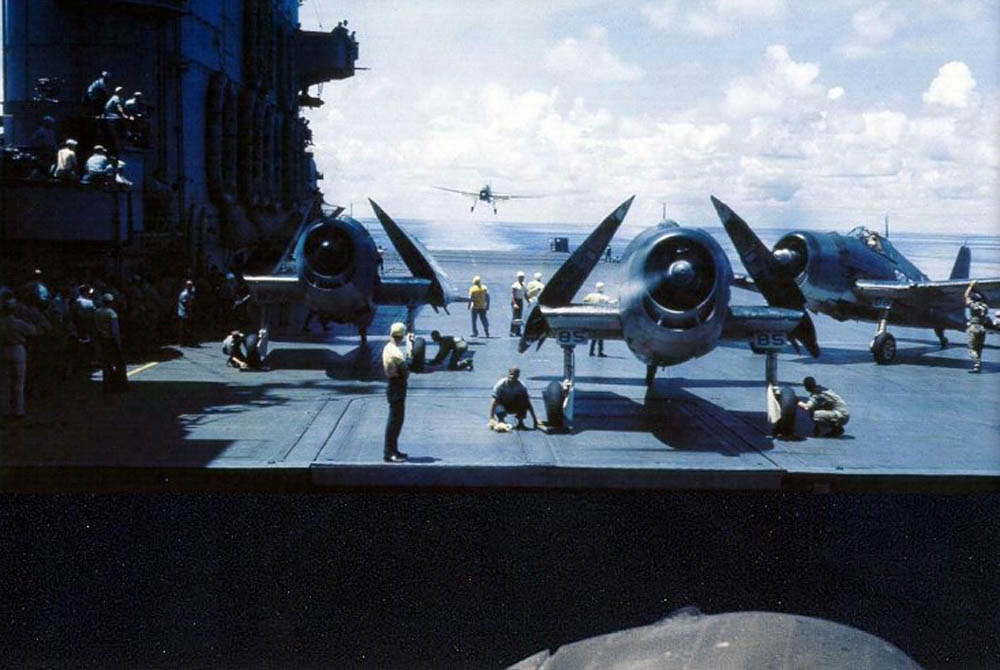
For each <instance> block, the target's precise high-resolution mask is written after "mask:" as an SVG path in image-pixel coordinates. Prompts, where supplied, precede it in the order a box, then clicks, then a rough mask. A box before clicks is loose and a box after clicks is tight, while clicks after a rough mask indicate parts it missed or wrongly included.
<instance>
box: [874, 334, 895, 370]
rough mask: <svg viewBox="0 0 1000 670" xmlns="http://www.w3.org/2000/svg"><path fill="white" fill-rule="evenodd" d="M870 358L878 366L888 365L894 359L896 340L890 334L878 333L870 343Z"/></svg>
mask: <svg viewBox="0 0 1000 670" xmlns="http://www.w3.org/2000/svg"><path fill="white" fill-rule="evenodd" d="M872 357H873V358H874V359H875V362H876V363H878V364H879V365H888V364H889V363H892V361H893V360H895V358H896V338H895V337H893V336H892V333H880V334H879V335H877V336H876V337H875V341H874V342H872Z"/></svg>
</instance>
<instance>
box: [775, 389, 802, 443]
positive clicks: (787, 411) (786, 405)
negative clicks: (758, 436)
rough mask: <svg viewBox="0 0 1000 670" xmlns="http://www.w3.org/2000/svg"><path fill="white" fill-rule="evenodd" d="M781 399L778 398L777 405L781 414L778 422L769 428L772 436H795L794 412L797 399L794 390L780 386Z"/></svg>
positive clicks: (796, 406)
mask: <svg viewBox="0 0 1000 670" xmlns="http://www.w3.org/2000/svg"><path fill="white" fill-rule="evenodd" d="M780 391H781V397H780V398H778V405H779V406H780V407H781V414H780V417H779V418H778V420H777V421H776V422H775V423H774V424H773V425H772V426H771V434H772V435H794V434H795V410H796V409H797V408H798V402H797V401H798V398H797V397H796V396H795V390H794V389H793V388H792V387H791V386H782V387H781V389H780Z"/></svg>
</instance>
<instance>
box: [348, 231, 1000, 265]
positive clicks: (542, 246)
mask: <svg viewBox="0 0 1000 670" xmlns="http://www.w3.org/2000/svg"><path fill="white" fill-rule="evenodd" d="M358 221H359V222H360V223H361V224H362V225H364V226H365V227H366V228H367V229H368V231H369V232H370V233H371V235H372V237H373V238H374V239H375V241H376V243H377V244H380V245H382V246H383V247H385V248H387V249H391V248H392V244H391V243H390V242H389V240H388V238H387V237H386V235H385V232H384V231H383V230H382V227H381V225H380V224H379V223H378V220H377V219H374V218H362V219H358ZM396 221H397V223H399V224H400V225H401V226H402V227H403V228H404V229H405V230H406V231H407V232H409V233H410V234H412V235H414V236H415V237H416V238H417V239H419V240H420V241H421V243H423V244H424V246H426V247H427V248H428V249H429V250H430V251H431V252H433V251H435V250H437V251H494V252H506V253H515V252H529V253H538V252H545V251H548V250H549V241H550V240H551V239H552V238H554V237H566V238H567V239H568V241H569V248H570V250H571V251H572V250H573V249H576V248H577V247H578V246H579V245H580V244H581V243H582V242H583V241H584V240H585V239H586V238H587V236H588V235H589V234H590V232H591V231H592V230H593V228H594V227H595V226H596V223H594V224H553V223H538V224H532V223H523V222H507V221H485V222H484V221H469V222H468V225H463V224H462V223H461V222H456V221H435V220H427V219H402V218H401V219H396ZM647 227H648V225H631V226H630V225H628V224H627V223H625V224H623V225H622V227H621V228H620V229H619V230H618V233H617V234H616V235H615V237H614V238H613V239H612V241H611V250H612V254H613V255H618V254H620V253H621V252H622V251H624V250H625V247H626V246H627V245H628V243H629V242H631V241H632V238H633V237H635V236H636V235H637V234H638V233H639V232H641V231H642V230H644V229H645V228H647ZM703 229H704V230H705V231H707V232H708V233H709V234H711V235H712V237H714V238H715V240H716V241H717V242H718V243H719V244H720V245H721V246H722V248H723V250H725V252H726V254H727V255H728V256H729V259H730V261H731V262H732V264H733V270H734V271H735V272H742V267H743V266H742V263H741V262H740V260H739V255H738V254H737V253H736V250H735V248H734V247H733V245H732V242H730V240H729V236H728V235H727V234H726V231H725V229H724V228H723V227H722V226H721V225H720V226H705V227H703ZM754 230H755V232H756V233H757V234H758V236H759V237H760V239H761V241H763V242H764V244H765V245H767V246H768V247H771V246H773V245H774V243H775V242H777V241H778V240H779V239H780V238H781V237H782V236H783V235H785V234H787V233H790V232H793V231H794V230H796V229H792V228H760V229H756V228H755V229H754ZM847 231H848V229H844V230H838V231H836V232H839V233H841V234H843V233H846V232H847ZM812 232H830V231H822V230H816V231H812ZM878 232H880V233H881V232H882V231H881V230H879V231H878ZM889 239H890V241H891V242H892V243H893V245H894V246H895V247H896V249H898V250H899V251H900V252H901V253H902V254H903V255H904V256H906V257H907V258H908V259H909V260H910V262H912V263H913V264H914V265H916V266H917V267H918V268H920V270H921V271H923V272H924V273H925V274H927V276H928V277H930V278H931V279H947V278H948V275H949V274H950V272H951V267H952V265H953V264H954V262H955V256H956V255H957V254H958V250H959V248H960V247H961V246H962V245H963V244H965V245H967V246H968V247H969V250H970V251H971V253H972V269H971V276H972V277H976V278H987V277H1000V235H983V234H961V235H958V234H951V233H944V232H933V233H930V232H907V231H893V230H892V229H890V231H889ZM554 255H555V254H554Z"/></svg>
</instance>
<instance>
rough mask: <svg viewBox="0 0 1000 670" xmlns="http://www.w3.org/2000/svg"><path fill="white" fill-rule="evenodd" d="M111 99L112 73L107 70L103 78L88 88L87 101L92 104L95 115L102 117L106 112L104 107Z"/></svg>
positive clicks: (103, 73)
mask: <svg viewBox="0 0 1000 670" xmlns="http://www.w3.org/2000/svg"><path fill="white" fill-rule="evenodd" d="M110 97H111V73H110V72H108V71H107V70H105V71H104V72H102V73H101V76H100V77H98V78H97V79H95V80H94V81H92V82H91V83H90V86H88V87H87V100H88V102H90V106H91V108H92V109H93V110H94V114H95V115H97V116H100V115H101V114H102V113H103V112H104V105H105V103H106V102H107V101H108V98H110Z"/></svg>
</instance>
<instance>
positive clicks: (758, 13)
mask: <svg viewBox="0 0 1000 670" xmlns="http://www.w3.org/2000/svg"><path fill="white" fill-rule="evenodd" d="M786 11H787V5H786V0H708V1H707V2H701V3H697V4H696V3H678V2H677V0H661V1H660V2H656V3H646V4H644V5H642V7H640V9H639V13H640V14H641V15H642V17H643V18H644V19H645V20H646V23H647V24H649V26H650V27H652V28H656V29H657V30H664V31H670V32H682V33H688V34H691V35H696V36H698V37H721V36H723V35H731V34H733V33H735V32H737V31H738V30H739V29H741V28H742V27H744V26H745V25H746V24H748V23H761V22H767V21H775V20H779V19H781V18H783V17H784V16H785V14H786Z"/></svg>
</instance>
